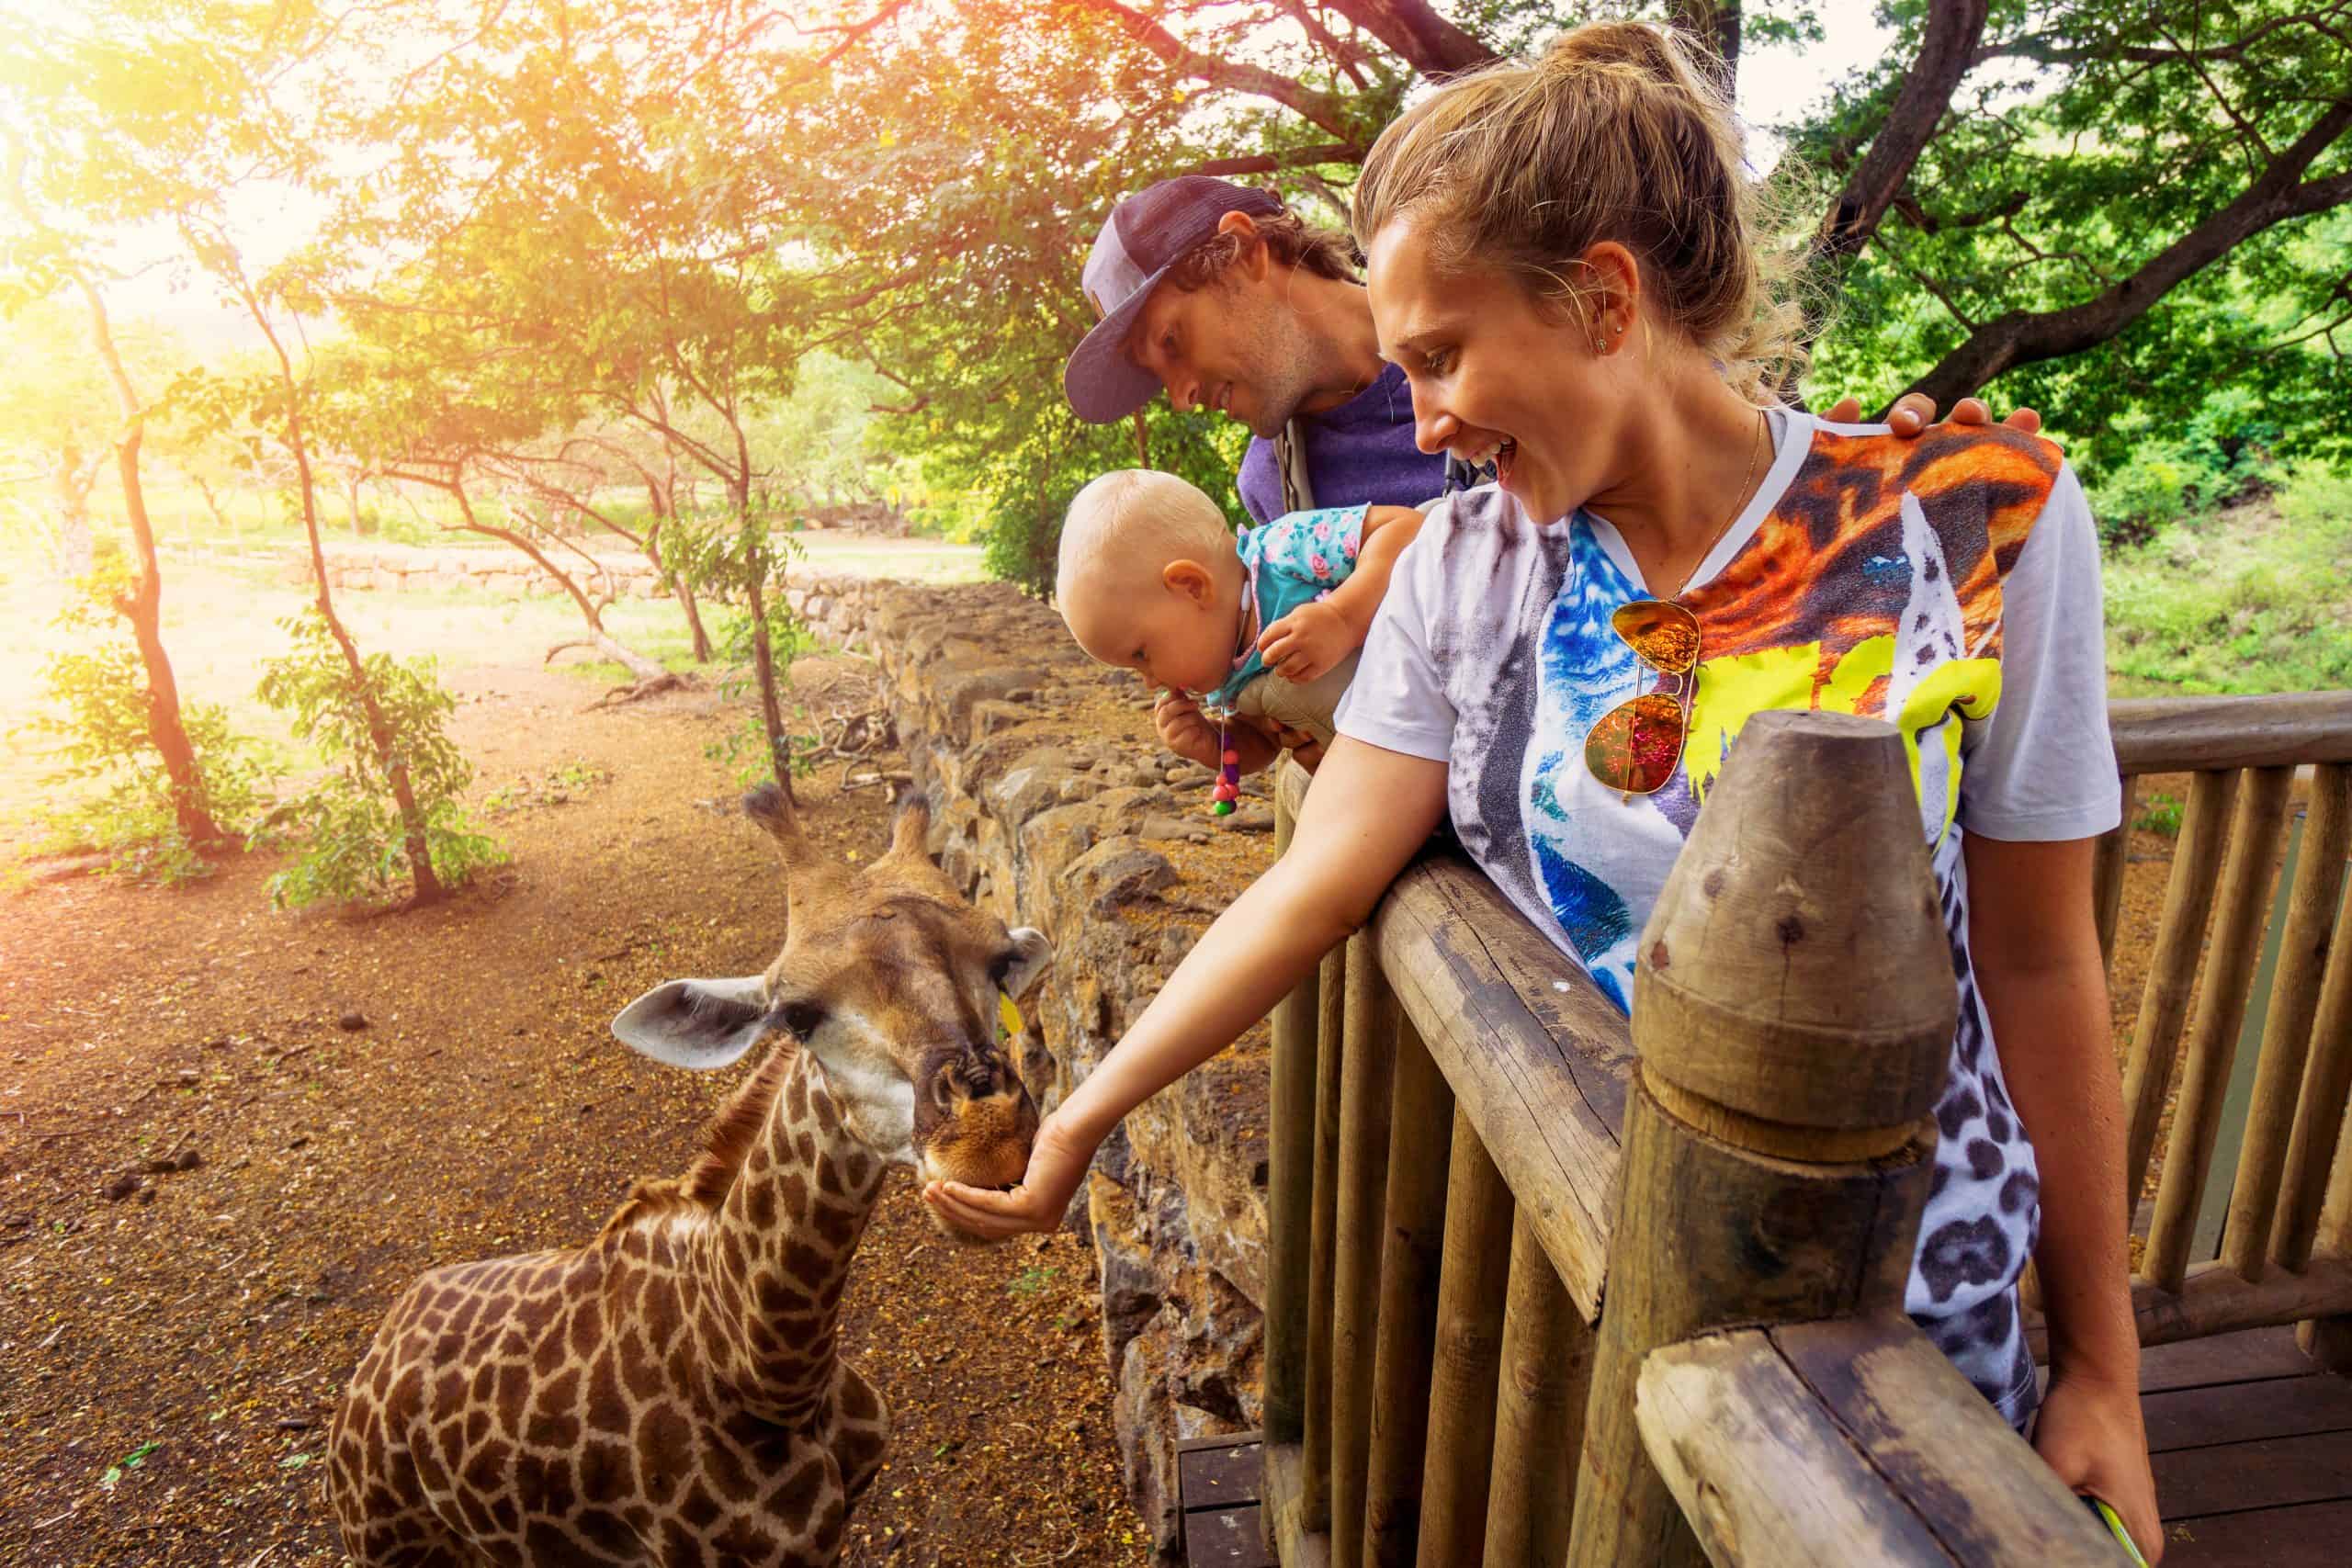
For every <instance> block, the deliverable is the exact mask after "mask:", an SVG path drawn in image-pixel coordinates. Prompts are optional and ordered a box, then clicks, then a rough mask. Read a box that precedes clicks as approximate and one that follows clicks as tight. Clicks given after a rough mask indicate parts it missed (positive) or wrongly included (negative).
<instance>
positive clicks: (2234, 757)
mask: <svg viewBox="0 0 2352 1568" xmlns="http://www.w3.org/2000/svg"><path fill="white" fill-rule="evenodd" d="M2107 723H2108V728H2109V729H2110V730H2111V731H2112V732H2113V733H2114V737H2115V766H2116V771H2117V772H2119V773H2195V772H2199V771H2202V770H2205V769H2211V768H2280V767H2290V766H2293V765H2295V764H2299V763H2303V762H2352V692H2287V693H2281V694H2277V695H2272V696H2258V697H2125V698H2120V699H2119V700H2117V701H2114V702H2110V703H2109V704H2108V705H2107Z"/></svg>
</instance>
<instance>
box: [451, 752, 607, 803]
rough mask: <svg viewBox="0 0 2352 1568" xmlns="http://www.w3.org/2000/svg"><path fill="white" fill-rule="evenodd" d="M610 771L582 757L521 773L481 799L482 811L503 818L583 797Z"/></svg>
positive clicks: (601, 781)
mask: <svg viewBox="0 0 2352 1568" xmlns="http://www.w3.org/2000/svg"><path fill="white" fill-rule="evenodd" d="M612 776H613V775H612V773H610V772H609V771H608V770H606V769H604V768H600V767H598V766H596V764H595V763H594V762H591V761H586V760H585V759H575V760H574V761H569V762H566V763H564V764H563V765H562V766H561V767H560V768H549V769H548V770H547V771H546V772H544V773H538V774H537V775H534V774H530V773H524V774H520V775H518V776H517V777H516V778H515V780H514V781H513V782H511V783H509V784H501V785H500V786H499V787H498V788H496V789H494V790H492V791H491V792H490V793H489V794H488V795H484V796H482V798H481V808H482V810H483V812H484V813H485V814H487V815H489V816H492V817H502V816H504V815H505V814H506V813H507V812H510V811H520V810H522V809H524V808H525V807H537V806H563V805H567V804H569V803H570V802H571V801H574V800H578V799H581V798H582V797H584V796H585V795H587V794H588V792H589V791H590V790H592V789H594V788H595V787H596V786H597V785H598V784H603V783H604V782H605V780H606V779H609V778H611V777H612Z"/></svg>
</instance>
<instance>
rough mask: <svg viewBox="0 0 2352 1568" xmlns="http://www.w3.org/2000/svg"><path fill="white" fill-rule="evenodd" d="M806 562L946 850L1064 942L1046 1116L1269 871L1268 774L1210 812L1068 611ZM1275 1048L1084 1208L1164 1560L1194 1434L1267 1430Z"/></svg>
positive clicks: (988, 892) (1226, 1069) (1076, 1212)
mask: <svg viewBox="0 0 2352 1568" xmlns="http://www.w3.org/2000/svg"><path fill="white" fill-rule="evenodd" d="M797 578H798V585H797V586H796V587H795V588H793V589H792V590H791V591H790V592H789V593H788V595H787V597H788V598H789V599H790V601H791V602H792V604H793V606H794V608H795V609H796V610H797V611H798V612H799V613H800V614H801V615H803V616H804V617H805V618H806V619H807V620H809V622H811V623H812V624H813V625H815V626H817V627H818V628H820V632H821V634H822V635H824V636H825V637H827V638H828V640H831V641H835V642H838V643H841V644H843V645H845V646H848V647H851V648H854V649H857V650H859V651H861V652H864V653H865V654H868V655H870V656H871V657H872V658H873V659H874V660H876V662H877V663H878V664H879V665H880V667H881V670H882V673H883V677H884V680H885V682H886V687H887V689H888V692H889V693H890V698H891V701H892V704H893V706H894V709H895V711H896V713H897V716H898V722H899V733H900V735H901V736H902V737H904V738H905V740H906V744H907V750H908V755H909V757H910V760H911V762H912V766H913V768H914V771H915V774H916V778H917V782H918V783H919V784H921V785H922V787H923V788H924V790H925V791H926V792H927V793H928V794H929V795H930V797H931V799H932V801H933V807H934V812H935V818H934V821H935V825H934V829H933V847H934V848H935V849H936V850H938V851H939V852H940V858H941V862H942V863H943V864H944V865H945V866H946V867H947V868H948V870H949V871H950V873H951V874H955V875H956V877H958V878H959V879H960V880H961V881H962V882H963V883H964V884H965V885H966V886H967V887H968V888H970V889H971V890H972V891H973V893H974V895H975V896H976V897H978V899H979V900H980V901H981V902H982V903H984V904H986V905H987V906H988V907H989V908H992V909H993V910H995V912H996V913H997V914H999V915H1000V916H1001V917H1002V918H1003V919H1005V920H1006V921H1008V922H1010V923H1019V924H1027V925H1034V926H1036V927H1037V928H1039V929H1040V930H1042V931H1045V932H1046V935H1047V936H1049V937H1051V938H1052V939H1053V942H1054V965H1053V968H1052V970H1051V972H1050V974H1049V976H1048V977H1047V980H1046V985H1045V986H1044V987H1043V988H1042V990H1041V991H1040V993H1039V994H1038V997H1037V998H1035V1000H1034V1001H1033V1003H1032V1005H1031V1006H1030V1008H1029V1010H1028V1011H1029V1014H1030V1036H1029V1038H1028V1040H1027V1041H1026V1042H1025V1043H1024V1050H1023V1058H1024V1059H1023V1072H1024V1074H1025V1075H1026V1076H1027V1077H1028V1078H1029V1081H1030V1086H1031V1088H1032V1089H1033V1090H1034V1091H1035V1093H1036V1094H1037V1096H1038V1098H1039V1100H1040V1102H1041V1103H1042V1104H1044V1105H1046V1106H1047V1107H1048V1108H1050V1107H1051V1106H1052V1105H1054V1104H1056V1103H1058V1102H1059V1100H1060V1099H1061V1098H1062V1096H1063V1095H1065V1094H1067V1093H1068V1092H1069V1089H1070V1088H1071V1087H1072V1086H1074V1085H1075V1084H1077V1083H1079V1082H1080V1081H1082V1080H1083V1079H1084V1078H1085V1077H1086V1075H1087V1074H1088V1073H1089V1072H1091V1070H1092V1069H1093V1068H1094V1066H1096V1064H1098V1063H1099V1062H1100V1061H1101V1060H1102V1059H1103V1055H1104V1053H1106V1052H1107V1051H1109V1050H1110V1048H1111V1047H1112V1045H1113V1044H1114V1043H1116V1042H1117V1040H1118V1038H1119V1036H1120V1034H1121V1033H1122V1032H1124V1031H1125V1028H1126V1026H1127V1024H1128V1021H1130V1020H1131V1019H1133V1018H1134V1017H1136V1015H1137V1014H1138V1013H1140V1012H1141V1011H1142V1009H1143V1005H1144V1004H1145V1003H1146V1002H1147V1001H1148V1000H1149V999H1150V998H1151V997H1152V996H1153V995H1155V994H1156V993H1157V992H1158V990H1159V987H1160V986H1161V985H1162V983H1164V981H1165V980H1166V978H1167V976H1168V974H1169V972H1170V970H1171V969H1173V968H1174V966H1175V964H1176V963H1177V961H1178V960H1179V959H1181V958H1182V956H1183V954H1184V953H1185V952H1186V951H1187V950H1188V949H1189V948H1190V947H1191V945H1192V942H1193V940H1194V938H1195V937H1196V936H1197V935H1198V934H1199V932H1200V931H1203V930H1204V929H1205V927H1206V926H1207V924H1208V922H1209V920H1210V919H1212V918H1214V917H1215V915H1216V913H1217V911H1218V910H1220V909H1222V908H1224V907H1225V905H1226V904H1227V903H1228V902H1229V901H1230V900H1231V899H1232V897H1234V895H1235V894H1237V893H1238V892H1239V891H1240V889H1241V888H1242V887H1243V886H1246V885H1247V883H1248V882H1249V880H1250V878H1251V877H1252V876H1254V875H1255V874H1257V873H1258V872H1259V871H1260V870H1261V869H1263V867H1264V865H1265V863H1266V862H1267V860H1268V858H1269V857H1270V855H1271V854H1272V837H1271V834H1272V827H1273V808H1272V804H1271V803H1270V801H1269V800H1268V799H1267V797H1266V794H1265V788H1264V783H1263V781H1262V780H1251V781H1248V782H1247V784H1245V795H1244V797H1243V800H1242V803H1241V807H1240V809H1238V811H1236V812H1235V813H1234V814H1233V815H1232V816H1230V817H1227V818H1212V817H1210V816H1209V815H1208V805H1209V795H1208V792H1209V785H1210V783H1211V777H1210V774H1209V773H1208V771H1207V770H1206V769H1204V768H1200V767H1196V766H1194V765H1193V764H1191V763H1188V762H1182V761H1178V760H1177V759H1175V758H1174V757H1172V756H1170V755H1169V754H1168V753H1167V752H1165V751H1163V750H1160V748H1159V745H1158V743H1157V741H1156V740H1155V739H1153V738H1152V736H1151V730H1150V723H1149V714H1148V694H1147V693H1146V692H1145V691H1144V689H1143V687H1142V685H1141V683H1140V682H1138V681H1136V678H1135V677H1134V676H1132V675H1130V674H1128V673H1126V672H1125V671H1106V670H1103V669H1102V668H1100V667H1099V666H1097V665H1095V664H1093V663H1092V662H1091V661H1090V660H1087V658H1086V657H1085V656H1084V655H1083V654H1081V653H1080V652H1079V651H1078V649H1077V648H1076V646H1075V645H1074V644H1072V643H1071V642H1070V640H1069V634H1068V633H1067V632H1066V631H1065V630H1064V629H1063V627H1062V624H1061V621H1060V618H1059V617H1058V616H1057V615H1055V614H1054V613H1053V612H1052V611H1051V610H1049V609H1046V608H1045V607H1044V606H1042V605H1039V604H1035V603H1034V602H1031V601H1029V600H1025V599H1023V598H1022V597H1021V595H1019V594H1018V593H1017V592H1014V591H1013V590H1012V588H1010V587H1007V586H1004V585H1002V584H989V585H985V586H980V585H968V586H959V587H949V588H937V587H917V586H911V585H908V584H901V583H895V582H883V581H868V580H862V579H854V578H839V577H826V576H822V575H819V574H814V573H810V572H808V571H805V570H804V571H801V572H799V573H797ZM1041 1028H1042V1033H1040V1029H1041ZM1265 1051H1266V1043H1265V1035H1264V1030H1263V1026H1262V1025H1261V1027H1260V1029H1259V1030H1258V1031H1256V1032H1253V1033H1252V1034H1251V1035H1250V1036H1249V1037H1247V1038H1245V1039H1244V1040H1243V1041H1242V1042H1241V1043H1238V1044H1237V1045H1236V1046H1235V1047H1234V1049H1232V1050H1231V1051H1228V1052H1227V1053H1226V1054H1225V1055H1222V1056H1220V1057H1218V1058H1217V1059H1216V1060H1215V1061H1214V1062H1211V1063H1209V1064H1208V1065H1206V1066H1204V1067H1203V1068H1201V1069H1200V1070H1198V1071H1196V1072H1194V1073H1192V1074H1191V1075H1189V1076H1188V1077H1186V1078H1185V1079H1184V1080H1183V1081H1182V1082H1181V1083H1179V1084H1177V1085H1175V1086H1174V1087H1172V1088H1170V1089H1167V1090H1166V1091H1164V1092H1163V1093H1161V1094H1160V1095H1159V1096H1158V1097H1157V1098H1155V1099H1154V1100H1151V1101H1150V1102H1149V1103H1148V1104H1146V1105H1144V1106H1143V1107H1141V1108H1139V1109H1138V1110H1137V1111H1136V1112H1135V1113H1134V1114H1133V1115H1131V1116H1130V1117H1128V1118H1127V1121H1126V1124H1125V1127H1124V1128H1122V1129H1121V1130H1120V1131H1119V1132H1118V1133H1116V1134H1114V1135H1113V1136H1112V1138H1111V1139H1110V1140H1109V1141H1108V1142H1106V1143H1105V1144H1104V1145H1103V1149H1102V1151H1101V1153H1100V1154H1099V1155H1098V1156H1096V1159H1095V1164H1094V1169H1093V1171H1092V1172H1091V1175H1090V1177H1089V1179H1088V1182H1087V1185H1086V1187H1085V1189H1084V1190H1082V1191H1081V1192H1080V1195H1079V1200H1078V1201H1077V1202H1076V1203H1074V1204H1073V1206H1072V1215H1071V1223H1072V1225H1073V1228H1077V1229H1080V1230H1081V1232H1082V1233H1083V1234H1087V1235H1091V1237H1092V1238H1093V1241H1094V1245H1095V1248H1096V1252H1097V1255H1098V1257H1099V1258H1100V1260H1101V1265H1102V1288H1103V1351H1104V1354H1105V1356H1106V1358H1107V1359H1108V1367H1109V1373H1110V1375H1111V1376H1112V1377H1113V1379H1114V1380H1115V1382H1116V1384H1117V1395H1116V1401H1115V1405H1114V1410H1115V1416H1116V1422H1117V1438H1118V1443H1119V1447H1120V1450H1121V1452H1122V1454H1123V1456H1124V1458H1125V1465H1126V1479H1127V1487H1128V1492H1129V1495H1131V1496H1132V1497H1133V1498H1134V1500H1135V1504H1136V1509H1137V1510H1138V1512H1140V1513H1141V1515H1142V1516H1143V1518H1144V1520H1145V1522H1146V1523H1147V1524H1148V1526H1149V1527H1150V1528H1151V1529H1153V1531H1154V1532H1155V1534H1156V1538H1157V1542H1158V1544H1159V1548H1160V1550H1161V1551H1163V1552H1170V1551H1173V1549H1174V1546H1175V1541H1176V1526H1177V1517H1176V1467H1175V1454H1174V1444H1175V1442H1176V1440H1177V1439H1179V1438H1189V1437H1197V1436H1204V1435H1207V1434H1211V1433H1216V1432H1226V1431H1238V1430H1247V1429H1249V1428H1251V1427H1256V1426H1257V1425H1258V1421H1259V1403H1258V1401H1259V1387H1260V1382H1259V1364H1260V1355H1261V1325H1260V1313H1261V1305H1262V1303H1263V1301H1264V1298H1265V1274H1266V1216H1265V1207H1264V1198H1265V1183H1266V1056H1265Z"/></svg>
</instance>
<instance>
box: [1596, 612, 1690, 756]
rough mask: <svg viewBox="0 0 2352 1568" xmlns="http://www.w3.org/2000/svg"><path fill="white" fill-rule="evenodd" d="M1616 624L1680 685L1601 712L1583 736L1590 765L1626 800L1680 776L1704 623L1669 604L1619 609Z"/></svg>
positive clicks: (1645, 658) (1644, 657) (1612, 620)
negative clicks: (1678, 763)
mask: <svg viewBox="0 0 2352 1568" xmlns="http://www.w3.org/2000/svg"><path fill="white" fill-rule="evenodd" d="M1609 626H1610V629H1611V630H1612V631H1614V632H1615V633H1616V634H1617V636H1618V637H1620V638H1622V639H1623V642H1624V644H1625V646H1626V647H1628V648H1630V649H1633V650H1634V657H1636V658H1638V659H1639V660H1641V661H1642V662H1643V663H1645V664H1646V665H1648V666H1649V667H1650V668H1651V669H1653V670H1655V671H1657V672H1658V673H1659V674H1661V675H1663V676H1666V677H1667V678H1668V680H1669V681H1670V682H1673V683H1672V685H1671V686H1670V687H1668V688H1666V689H1663V690H1660V691H1655V692H1644V693H1643V694H1641V695H1640V696H1637V697H1634V698H1632V699H1630V700H1629V701H1626V702H1622V703H1620V704H1618V705H1616V706H1615V707H1613V708H1611V709H1610V710H1609V711H1608V712H1607V713H1605V714H1602V715H1601V716H1600V722H1599V723H1598V724H1595V725H1594V726H1593V727H1592V729H1591V731H1590V732H1589V733H1588V734H1587V735H1586V736H1585V738H1584V765H1585V766H1586V767H1588V768H1589V769H1591V770H1592V776H1593V777H1594V778H1596V779H1599V780H1600V782H1601V784H1604V785H1606V786H1607V787H1609V788H1611V789H1613V790H1616V791H1617V792H1618V793H1620V794H1622V795H1654V794H1656V793H1657V791H1659V790H1661V789H1664V788H1665V787H1666V781H1667V780H1668V779H1670V778H1672V777H1673V776H1674V765H1675V762H1676V761H1677V759H1679V757H1680V756H1681V755H1682V742H1683V739H1684V738H1685V737H1686V736H1687V735H1688V734H1689V733H1690V728H1691V688H1692V686H1694V685H1695V684H1696V683H1697V682H1696V678H1695V675H1694V671H1697V669H1698V668H1699V617H1698V616H1696V615H1692V614H1691V612H1690V611H1688V610H1686V609H1684V608H1683V607H1682V606H1681V605H1679V604H1672V603H1670V602H1668V601H1667V600H1664V599H1636V600H1634V602H1633V603H1632V604H1622V605H1620V606H1618V609H1617V613H1616V614H1615V615H1611V616H1610V617H1609Z"/></svg>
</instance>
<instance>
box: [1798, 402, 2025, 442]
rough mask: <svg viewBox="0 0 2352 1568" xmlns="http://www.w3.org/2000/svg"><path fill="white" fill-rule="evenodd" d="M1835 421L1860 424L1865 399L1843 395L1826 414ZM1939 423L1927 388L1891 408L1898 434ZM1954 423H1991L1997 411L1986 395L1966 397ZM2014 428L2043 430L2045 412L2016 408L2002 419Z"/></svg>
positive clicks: (1890, 422)
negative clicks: (1984, 396) (2042, 415)
mask: <svg viewBox="0 0 2352 1568" xmlns="http://www.w3.org/2000/svg"><path fill="white" fill-rule="evenodd" d="M1822 417H1823V418H1824V419H1826V420H1827V421H1828V422H1829V423H1832V424H1856V423H1860V421H1861V417H1862V400H1861V399H1860V398H1840V399H1838V402H1837V404H1836V406H1834V407H1833V408H1831V409H1830V411H1829V412H1827V413H1826V414H1824V415H1822ZM1933 423H1936V400H1935V399H1933V398H1931V397H1929V396H1928V394H1927V393H1925V392H1905V393H1904V394H1903V395H1902V396H1901V397H1899V398H1897V399H1895V400H1894V408H1893V409H1892V410H1891V411H1889V412H1888V413H1887V416H1886V427H1887V428H1888V429H1889V430H1891V431H1893V432H1894V434H1897V435H1917V434H1919V433H1920V432H1921V431H1923V430H1925V429H1927V428H1928V426H1929V425H1931V424H1933ZM1951 423H1954V424H1990V423H1993V411H1992V410H1990V409H1988V408H1986V407H1985V400H1984V399H1982V398H1962V399H1961V400H1960V401H1958V402H1956V403H1954V404H1952V406H1951ZM2001 423H2003V424H2006V425H2007V426H2008V427H2009V428H2010V429H2011V430H2022V431H2024V432H2025V433H2026V434H2028V435H2038V434H2041V415H2040V414H2038V413H2036V412H2033V410H2031V409H2013V410H2011V411H2010V412H2009V416H2008V418H2007V419H2005V420H2003V421H2001Z"/></svg>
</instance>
